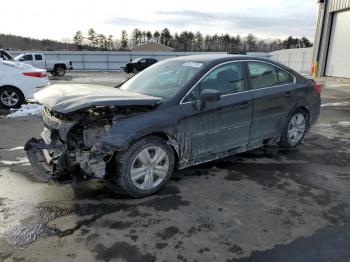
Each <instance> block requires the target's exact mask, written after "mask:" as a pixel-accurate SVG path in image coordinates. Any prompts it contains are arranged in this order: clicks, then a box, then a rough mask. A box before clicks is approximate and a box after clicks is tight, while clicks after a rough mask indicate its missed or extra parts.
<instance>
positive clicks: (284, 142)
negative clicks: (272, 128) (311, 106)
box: [278, 108, 309, 148]
mask: <svg viewBox="0 0 350 262" xmlns="http://www.w3.org/2000/svg"><path fill="white" fill-rule="evenodd" d="M298 114H301V115H302V116H303V117H304V121H305V128H304V131H303V133H302V134H300V135H301V136H300V138H298V139H296V141H292V140H291V139H290V137H289V134H288V131H289V129H290V126H291V125H292V124H291V121H292V119H293V118H294V117H295V116H296V115H298ZM308 130H309V114H308V112H307V111H305V110H304V109H302V108H298V109H296V110H295V111H294V112H293V113H291V114H290V115H289V116H288V118H287V120H286V123H285V126H284V129H283V132H282V136H281V139H280V141H279V143H278V144H279V146H280V147H283V148H295V147H296V146H297V145H299V144H300V143H301V142H302V141H303V139H304V136H305V134H306V133H307V131H308Z"/></svg>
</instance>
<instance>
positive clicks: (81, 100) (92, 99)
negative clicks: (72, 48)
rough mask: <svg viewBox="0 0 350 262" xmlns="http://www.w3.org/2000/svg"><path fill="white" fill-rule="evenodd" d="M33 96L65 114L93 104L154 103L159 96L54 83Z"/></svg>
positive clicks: (158, 99) (50, 107)
mask: <svg viewBox="0 0 350 262" xmlns="http://www.w3.org/2000/svg"><path fill="white" fill-rule="evenodd" d="M34 98H35V100H37V101H38V102H39V103H40V104H42V105H44V106H46V107H48V108H49V109H51V110H53V111H55V112H58V113H62V114H67V113H71V112H74V111H77V110H80V109H84V108H91V107H95V106H131V105H140V106H142V105H144V106H147V105H155V104H157V103H158V102H159V101H161V100H162V98H160V97H154V96H148V95H143V94H140V93H135V92H130V91H127V90H121V89H118V88H113V87H106V86H98V85H79V84H73V85H64V84H56V85H51V86H49V87H46V88H44V89H41V90H40V91H38V92H36V93H34Z"/></svg>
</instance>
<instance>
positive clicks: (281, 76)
mask: <svg viewBox="0 0 350 262" xmlns="http://www.w3.org/2000/svg"><path fill="white" fill-rule="evenodd" d="M277 76H278V83H279V84H280V85H284V84H291V83H293V82H294V78H293V76H292V75H291V74H289V73H287V72H286V71H284V70H282V69H280V68H277Z"/></svg>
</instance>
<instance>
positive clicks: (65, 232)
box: [0, 72, 350, 262]
mask: <svg viewBox="0 0 350 262" xmlns="http://www.w3.org/2000/svg"><path fill="white" fill-rule="evenodd" d="M125 77H126V75H124V74H121V73H116V72H114V73H90V74H86V73H70V74H68V75H67V76H66V77H65V79H64V80H54V79H53V80H52V82H53V83H54V82H64V83H72V82H75V83H80V82H84V83H85V82H89V83H98V84H108V85H110V86H113V85H114V83H115V82H118V81H121V80H122V79H124V78H125ZM87 79H88V80H87ZM320 81H322V82H324V84H325V88H324V89H323V92H322V100H323V104H327V105H328V106H325V107H323V108H322V113H321V119H320V120H319V122H318V124H317V125H316V126H314V127H313V129H312V130H311V132H310V133H309V134H308V135H307V137H306V138H305V141H304V143H303V144H302V145H301V146H299V147H298V148H297V150H293V151H276V150H271V151H267V152H266V151H262V150H255V151H252V152H249V153H245V154H241V155H237V156H234V157H230V158H225V159H222V160H218V161H215V162H211V163H207V164H203V165H199V166H196V167H193V168H189V169H186V170H182V171H177V172H176V174H175V175H174V177H173V179H172V180H171V181H170V182H169V183H168V185H167V186H166V188H165V189H164V190H163V191H161V192H160V193H159V194H158V195H155V196H151V197H148V198H145V199H137V200H135V199H126V198H124V197H122V196H120V195H118V194H115V193H113V192H112V191H111V190H110V189H109V188H108V187H107V186H106V185H105V184H104V183H103V181H98V180H94V181H89V182H81V183H77V184H57V183H49V184H42V183H37V182H36V181H35V180H34V179H33V177H32V170H31V167H30V166H29V165H28V162H27V159H26V158H25V153H24V151H23V150H22V148H20V147H21V146H23V144H24V143H25V141H26V140H27V139H29V138H31V137H33V136H38V135H39V133H40V132H41V129H42V123H41V121H40V118H39V117H25V118H15V119H7V118H6V117H4V116H5V114H6V112H5V111H4V110H3V111H2V114H3V117H1V118H0V135H1V138H0V261H84V262H88V261H96V260H98V261H132V262H135V261H167V262H168V261H169V262H170V261H269V262H274V261H276V262H277V261H278V262H281V261H283V262H287V261H293V262H304V261H305V262H306V261H307V262H310V261H311V262H312V261H334V262H343V261H344V262H348V261H350V249H349V246H350V207H349V204H350V80H342V79H322V80H320ZM334 103H338V104H334Z"/></svg>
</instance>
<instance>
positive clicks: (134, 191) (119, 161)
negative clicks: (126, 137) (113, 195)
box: [112, 136, 175, 198]
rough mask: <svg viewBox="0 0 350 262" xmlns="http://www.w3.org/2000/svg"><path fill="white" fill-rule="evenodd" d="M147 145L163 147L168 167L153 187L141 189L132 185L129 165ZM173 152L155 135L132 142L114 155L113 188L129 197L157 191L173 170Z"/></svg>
mask: <svg viewBox="0 0 350 262" xmlns="http://www.w3.org/2000/svg"><path fill="white" fill-rule="evenodd" d="M149 147H160V148H161V149H163V150H164V151H165V153H166V155H167V156H168V159H169V169H168V171H167V174H166V176H165V177H164V178H163V180H162V181H161V183H160V184H159V185H158V186H156V187H155V188H153V189H150V190H142V189H140V188H138V187H137V186H135V185H134V183H133V182H132V179H131V175H130V170H131V166H132V164H133V163H134V160H135V159H136V156H137V155H138V154H139V153H140V152H141V151H142V150H144V149H146V148H149ZM174 163H175V158H174V153H173V151H172V149H171V147H170V146H169V145H168V144H167V143H166V142H165V141H164V140H163V139H161V138H159V137H157V136H148V137H145V138H142V139H140V140H138V141H136V142H134V143H133V144H132V145H131V146H130V147H129V148H128V149H127V150H125V151H122V152H118V153H117V154H116V156H115V167H114V170H112V176H113V180H114V182H115V183H116V185H115V190H116V191H117V193H121V194H127V195H129V196H131V197H134V198H138V197H145V196H149V195H152V194H154V193H156V192H157V191H159V190H160V189H161V188H162V187H163V186H164V184H165V183H166V182H167V181H168V180H169V179H170V177H171V175H172V173H173V170H174Z"/></svg>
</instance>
